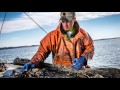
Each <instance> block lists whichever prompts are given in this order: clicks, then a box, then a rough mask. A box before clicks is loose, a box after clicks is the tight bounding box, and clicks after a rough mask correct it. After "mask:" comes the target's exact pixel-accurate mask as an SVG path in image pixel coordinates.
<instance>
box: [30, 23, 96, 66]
mask: <svg viewBox="0 0 120 90" xmlns="http://www.w3.org/2000/svg"><path fill="white" fill-rule="evenodd" d="M78 26H79V25H78ZM93 43H94V42H93V40H92V38H91V37H90V35H89V34H88V33H87V32H86V31H84V30H83V29H82V28H78V33H77V34H76V35H75V37H74V38H70V40H68V39H66V37H65V35H64V34H62V33H61V31H60V26H58V27H57V29H56V30H54V31H51V32H50V33H48V34H47V35H46V36H45V37H44V38H43V39H42V40H41V42H40V46H39V48H38V51H37V52H36V54H35V55H34V56H33V58H32V59H31V62H33V63H35V64H36V65H39V64H40V62H44V60H45V59H46V58H47V57H48V55H49V54H50V52H52V57H53V63H54V64H60V65H64V66H71V65H72V64H73V63H72V59H73V58H79V57H80V56H85V57H86V59H87V60H88V59H92V57H93V54H94V44H93Z"/></svg>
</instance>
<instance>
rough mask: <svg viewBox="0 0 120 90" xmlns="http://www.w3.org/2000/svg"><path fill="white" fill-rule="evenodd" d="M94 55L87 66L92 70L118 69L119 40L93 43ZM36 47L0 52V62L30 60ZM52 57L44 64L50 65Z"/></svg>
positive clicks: (119, 63)
mask: <svg viewBox="0 0 120 90" xmlns="http://www.w3.org/2000/svg"><path fill="white" fill-rule="evenodd" d="M94 45H95V54H94V56H93V59H92V60H90V61H88V65H90V66H91V67H93V68H99V67H113V68H119V69H120V38H117V39H107V40H99V41H94ZM37 50H38V46H34V47H23V48H13V49H3V50H0V60H2V61H7V62H9V63H11V62H13V60H14V59H15V58H17V57H20V58H27V59H31V58H32V57H33V55H34V54H35V53H36V52H37ZM51 57H52V55H51V54H50V55H49V57H48V58H46V60H45V62H48V63H52V58H51Z"/></svg>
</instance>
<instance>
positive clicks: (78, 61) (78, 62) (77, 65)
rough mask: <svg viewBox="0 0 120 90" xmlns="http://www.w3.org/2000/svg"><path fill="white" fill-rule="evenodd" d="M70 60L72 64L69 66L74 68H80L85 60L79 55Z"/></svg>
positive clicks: (84, 63)
mask: <svg viewBox="0 0 120 90" xmlns="http://www.w3.org/2000/svg"><path fill="white" fill-rule="evenodd" d="M72 62H73V65H72V66H71V67H72V68H73V69H75V70H80V69H81V68H82V66H85V65H86V63H87V60H86V58H85V57H84V56H81V57H80V58H74V59H73V60H72Z"/></svg>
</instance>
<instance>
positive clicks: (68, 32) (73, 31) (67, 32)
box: [60, 22, 79, 37]
mask: <svg viewBox="0 0 120 90" xmlns="http://www.w3.org/2000/svg"><path fill="white" fill-rule="evenodd" d="M60 31H61V33H62V34H64V35H68V36H70V37H74V36H75V35H76V34H77V33H78V31H79V25H78V23H77V22H75V24H74V25H73V28H72V27H71V28H70V30H64V28H63V25H62V23H61V24H60Z"/></svg>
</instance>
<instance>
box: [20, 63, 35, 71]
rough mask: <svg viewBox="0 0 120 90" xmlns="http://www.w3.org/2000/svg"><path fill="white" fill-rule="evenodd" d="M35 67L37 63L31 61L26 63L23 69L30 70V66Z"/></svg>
mask: <svg viewBox="0 0 120 90" xmlns="http://www.w3.org/2000/svg"><path fill="white" fill-rule="evenodd" d="M35 67H36V65H35V64H34V63H31V62H29V63H26V64H25V65H24V66H23V67H22V70H28V69H30V68H35Z"/></svg>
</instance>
